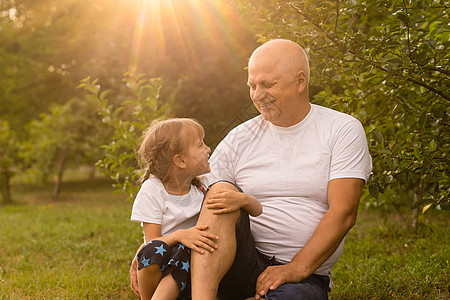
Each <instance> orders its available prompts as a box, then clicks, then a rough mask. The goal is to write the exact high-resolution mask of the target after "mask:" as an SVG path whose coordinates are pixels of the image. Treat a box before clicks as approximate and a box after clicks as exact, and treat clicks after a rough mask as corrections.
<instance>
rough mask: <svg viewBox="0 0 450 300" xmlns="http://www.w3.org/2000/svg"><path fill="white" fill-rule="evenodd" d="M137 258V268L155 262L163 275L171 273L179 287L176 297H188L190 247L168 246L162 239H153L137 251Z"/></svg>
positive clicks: (181, 245)
mask: <svg viewBox="0 0 450 300" xmlns="http://www.w3.org/2000/svg"><path fill="white" fill-rule="evenodd" d="M137 259H138V270H140V269H142V268H145V267H148V266H150V265H152V264H157V265H159V266H160V269H161V272H162V273H163V277H164V276H167V275H168V274H172V277H173V279H174V280H175V281H176V282H177V284H178V287H179V288H180V295H179V297H178V299H190V294H191V293H190V290H191V288H190V286H191V284H190V281H191V280H190V278H191V249H189V248H188V247H185V246H184V245H183V244H176V245H175V246H173V247H169V246H168V245H167V244H166V243H165V242H163V241H158V240H154V241H151V242H149V243H147V244H146V245H145V246H144V247H143V248H142V249H141V250H140V251H139V253H138V254H137Z"/></svg>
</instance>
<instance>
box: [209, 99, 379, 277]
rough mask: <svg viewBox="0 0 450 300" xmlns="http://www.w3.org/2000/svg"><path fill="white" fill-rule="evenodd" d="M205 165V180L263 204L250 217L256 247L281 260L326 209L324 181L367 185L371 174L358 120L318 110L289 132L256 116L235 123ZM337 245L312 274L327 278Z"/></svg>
mask: <svg viewBox="0 0 450 300" xmlns="http://www.w3.org/2000/svg"><path fill="white" fill-rule="evenodd" d="M210 163H211V169H212V173H211V175H212V176H208V178H207V180H209V181H211V180H214V179H222V180H229V181H231V182H234V183H236V184H237V185H238V186H239V187H240V188H242V190H243V191H244V193H246V194H249V195H251V196H254V197H256V198H257V199H258V200H259V201H260V202H261V204H262V206H263V213H262V214H261V215H260V216H258V217H251V218H250V220H251V231H252V234H253V237H254V239H255V245H256V248H257V249H258V250H259V251H260V252H261V253H263V254H265V255H268V256H275V257H276V259H277V260H278V261H280V262H282V263H288V262H289V261H291V260H292V258H293V257H294V256H295V255H296V254H297V253H298V252H299V251H300V250H301V249H302V248H303V246H304V245H305V244H306V243H307V242H308V240H309V239H310V238H311V236H312V234H313V232H314V230H315V228H316V227H317V225H318V224H319V222H320V220H321V219H322V216H323V215H324V214H325V212H326V211H327V210H328V200H327V190H328V182H329V181H330V180H332V179H336V178H361V179H364V180H367V179H368V177H369V175H370V172H371V169H372V159H371V157H370V155H369V151H368V147H367V139H366V136H365V132H364V129H363V127H362V125H361V123H360V122H359V121H358V120H357V119H355V118H354V117H352V116H349V115H346V114H343V113H340V112H337V111H334V110H331V109H328V108H325V107H321V106H318V105H311V111H310V112H309V114H308V115H307V116H306V118H305V119H303V120H302V121H301V122H300V123H298V124H296V125H294V126H291V127H278V126H275V125H273V124H272V123H270V122H268V121H265V120H264V119H263V118H262V117H261V116H257V117H255V118H253V119H251V120H249V121H247V122H245V123H243V124H241V125H239V126H237V127H236V128H234V129H233V130H232V131H230V133H229V134H228V135H227V136H226V137H225V139H224V140H223V141H222V142H221V143H220V144H219V145H218V146H217V148H216V150H215V151H214V153H213V155H212V157H211V159H210ZM342 248H343V242H342V243H341V245H340V246H339V248H338V249H337V250H336V251H335V253H334V254H333V255H332V256H331V257H330V258H329V259H328V260H327V261H326V262H325V263H324V264H323V265H322V266H321V267H319V268H318V269H317V270H316V272H314V273H316V274H320V275H329V274H330V273H331V269H332V267H333V265H334V264H335V263H336V261H337V260H338V258H339V256H340V255H341V253H342Z"/></svg>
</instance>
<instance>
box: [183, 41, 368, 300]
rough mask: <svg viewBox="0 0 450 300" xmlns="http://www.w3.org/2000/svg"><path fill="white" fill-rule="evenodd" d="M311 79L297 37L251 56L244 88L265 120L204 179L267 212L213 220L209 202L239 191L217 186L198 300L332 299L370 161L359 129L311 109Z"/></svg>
mask: <svg viewBox="0 0 450 300" xmlns="http://www.w3.org/2000/svg"><path fill="white" fill-rule="evenodd" d="M308 82H309V63H308V59H307V56H306V54H305V51H304V50H303V49H302V48H301V47H300V46H299V45H298V44H296V43H294V42H292V41H289V40H282V39H277V40H272V41H269V42H267V43H265V44H263V45H262V46H260V47H259V48H257V49H256V50H255V51H254V52H253V54H252V55H251V57H250V60H249V64H248V82H247V84H248V86H249V88H250V98H251V99H252V101H253V104H254V106H255V107H256V109H257V110H258V111H259V112H260V115H259V116H257V117H255V118H253V119H251V120H249V121H247V122H245V123H243V124H241V125H239V126H237V127H236V128H234V129H233V130H232V131H230V133H229V134H228V135H227V137H225V139H224V140H223V141H222V142H221V143H220V144H219V145H218V147H217V148H216V150H215V151H214V153H213V155H212V157H211V160H210V163H211V168H212V173H211V176H208V178H207V179H209V180H210V181H213V180H215V179H220V180H226V181H229V182H233V183H234V184H236V185H237V186H239V187H240V188H241V189H242V190H243V191H244V192H245V193H247V194H249V195H252V196H255V197H256V198H257V199H259V201H260V202H261V204H262V206H263V213H262V214H261V215H260V216H258V217H250V219H249V217H248V215H247V214H246V213H245V212H244V211H243V210H242V209H241V210H238V209H236V210H235V211H232V212H230V213H229V214H226V215H214V213H213V212H214V209H211V208H208V203H209V200H208V199H209V196H210V195H212V194H214V193H215V192H216V191H217V190H219V191H223V190H226V189H227V188H231V189H234V187H233V186H231V185H228V184H227V183H224V182H221V183H218V184H215V185H213V186H212V187H211V189H210V191H209V193H208V195H207V196H206V199H205V201H204V207H203V209H202V212H201V214H200V218H199V221H198V224H207V225H208V226H209V230H211V232H213V233H214V234H217V235H218V236H219V237H220V239H219V240H218V242H217V243H218V244H217V245H218V248H217V249H216V250H215V251H214V252H213V253H208V252H206V253H205V254H203V255H200V254H196V253H193V254H192V271H191V272H192V273H191V279H192V298H193V299H194V300H199V299H207V300H213V299H216V294H218V296H219V298H220V299H221V300H228V299H230V300H236V299H246V298H253V297H254V298H256V299H261V298H264V297H266V298H265V299H289V300H295V299H327V298H328V292H329V290H330V275H331V270H332V267H333V265H334V264H335V263H336V261H337V260H338V258H339V256H340V255H341V253H342V248H343V240H344V237H345V235H346V233H347V232H348V231H349V229H350V228H351V227H352V226H353V225H354V224H355V221H356V215H357V210H358V203H359V199H360V196H361V191H362V189H363V186H364V183H365V181H366V180H367V179H368V177H369V174H370V172H371V168H372V161H371V157H370V155H369V151H368V147H367V140H366V136H365V133H364V130H363V127H362V125H361V123H360V122H359V121H358V120H356V119H355V118H353V117H351V116H349V115H346V114H343V113H340V112H337V111H334V110H331V109H328V108H324V107H321V106H318V105H313V104H310V103H309V95H308ZM211 178H214V179H211ZM230 201H231V200H230ZM219 283H220V285H219Z"/></svg>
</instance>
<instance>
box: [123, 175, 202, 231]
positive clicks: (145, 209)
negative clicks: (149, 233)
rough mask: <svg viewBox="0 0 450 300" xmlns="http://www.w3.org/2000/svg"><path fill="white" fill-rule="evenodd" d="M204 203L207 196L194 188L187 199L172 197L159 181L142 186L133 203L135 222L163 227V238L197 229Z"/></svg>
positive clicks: (148, 181) (150, 179)
mask: <svg viewBox="0 0 450 300" xmlns="http://www.w3.org/2000/svg"><path fill="white" fill-rule="evenodd" d="M202 201H203V193H202V192H201V191H200V190H199V189H198V188H197V187H195V186H193V185H191V190H190V191H189V193H187V194H185V195H181V196H178V195H171V194H169V193H168V192H167V191H166V190H165V188H164V185H163V184H162V182H161V180H159V179H158V178H156V177H150V178H149V179H147V180H146V181H144V183H143V184H142V187H141V189H140V190H139V193H138V194H137V196H136V199H135V200H134V203H133V210H132V212H131V221H135V222H146V223H153V224H160V225H161V235H167V234H169V233H172V232H174V231H176V230H178V229H187V228H190V227H192V226H195V224H196V223H197V220H198V216H199V213H200V209H201V206H202Z"/></svg>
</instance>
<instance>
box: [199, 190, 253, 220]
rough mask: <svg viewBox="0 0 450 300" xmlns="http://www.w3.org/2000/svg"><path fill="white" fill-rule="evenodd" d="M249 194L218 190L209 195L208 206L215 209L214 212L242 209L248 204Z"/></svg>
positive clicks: (216, 213) (217, 213)
mask: <svg viewBox="0 0 450 300" xmlns="http://www.w3.org/2000/svg"><path fill="white" fill-rule="evenodd" d="M246 199H247V195H246V194H244V193H240V192H235V191H231V190H224V191H218V192H215V193H213V194H212V195H210V196H209V199H208V200H207V202H206V208H208V209H211V210H213V214H215V215H220V214H227V213H232V212H234V211H237V210H239V209H241V207H243V206H245V205H246Z"/></svg>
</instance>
